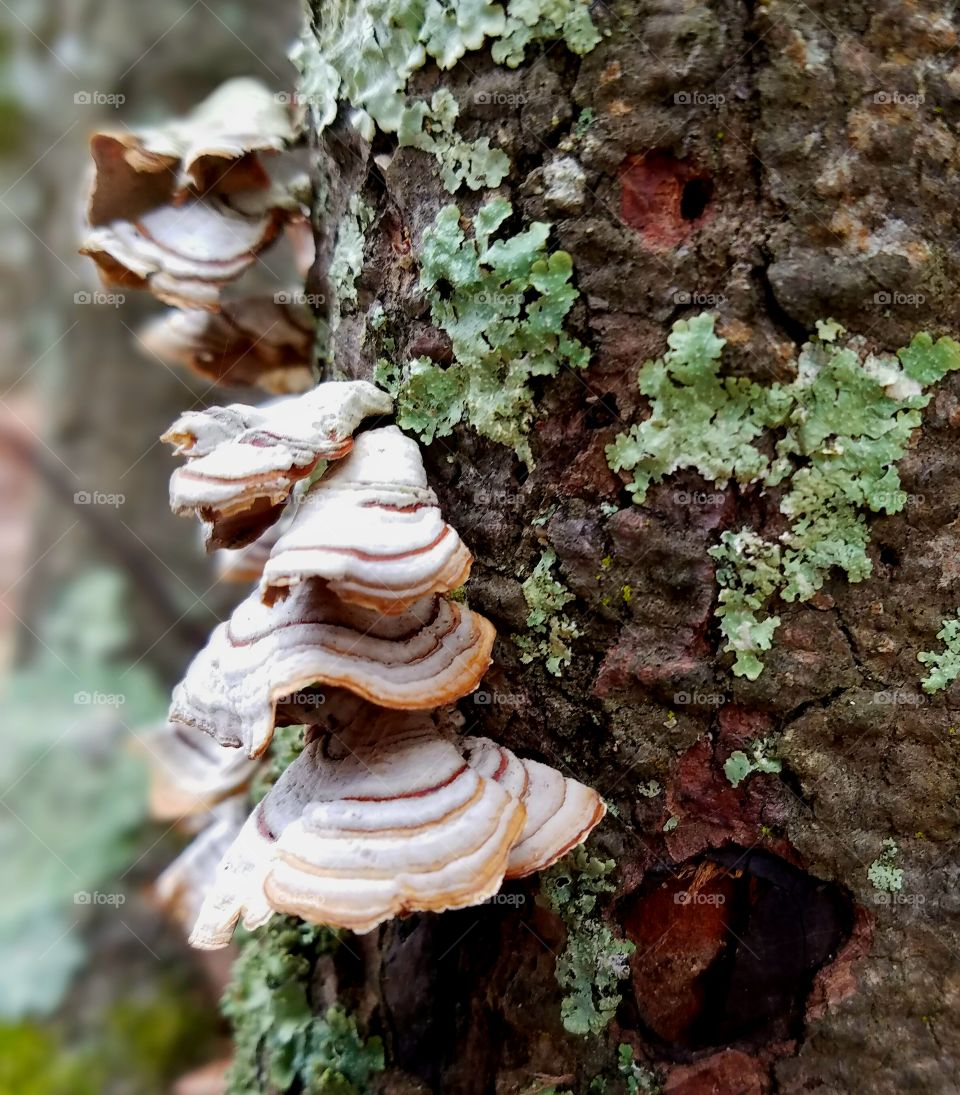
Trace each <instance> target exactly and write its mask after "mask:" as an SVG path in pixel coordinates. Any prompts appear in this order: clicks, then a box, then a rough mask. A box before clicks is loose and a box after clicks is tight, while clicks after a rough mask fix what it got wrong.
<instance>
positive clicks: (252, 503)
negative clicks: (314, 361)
mask: <svg viewBox="0 0 960 1095" xmlns="http://www.w3.org/2000/svg"><path fill="white" fill-rule="evenodd" d="M392 410H393V402H392V400H391V399H390V397H389V396H388V395H386V394H385V393H384V392H382V391H380V390H379V389H378V388H375V387H374V386H373V385H372V384H369V383H367V382H366V381H363V380H355V381H330V382H328V383H326V384H321V385H319V386H318V387H316V388H314V389H313V390H312V391H309V392H306V393H305V394H304V395H298V396H283V397H280V398H278V399H275V400H272V401H270V402H269V403H267V404H265V405H264V406H262V407H250V406H246V405H245V404H241V403H233V404H230V405H229V406H226V407H214V408H212V409H210V410H207V411H188V412H187V413H186V414H183V415H181V416H180V417H179V418H178V419H177V421H176V422H174V423H173V425H172V426H171V427H170V429H169V430H167V432H166V433H165V434H164V435H163V437H162V440H163V441H166V442H167V443H168V444H170V445H173V446H174V447H175V451H176V452H177V453H178V454H179V455H186V456H187V458H188V459H187V463H186V465H184V466H183V467H182V468H178V469H177V470H176V471H175V472H174V473H173V475H172V476H171V479H170V506H171V508H172V509H173V511H174V513H179V514H190V513H196V514H197V516H198V517H199V518H200V519H201V520H202V521H203V522H205V523H206V524H207V525H208V526H209V528H208V530H207V548H208V550H209V549H211V548H215V547H242V546H243V545H244V544H248V543H250V542H251V541H252V540H255V539H256V538H257V536H259V535H260V534H261V533H262V532H263V531H264V529H266V528H268V527H269V526H270V525H272V524H273V523H274V522H275V521H276V520H277V519H278V518H279V516H280V514H281V512H282V510H283V504H284V503H285V502H286V500H287V498H288V497H289V496H290V492H291V491H292V490H293V487H294V485H295V484H296V483H298V482H299V481H300V480H302V479H304V478H306V477H307V476H308V475H310V474H311V473H313V472H314V470H315V469H316V467H317V465H318V464H319V462H320V461H321V460H333V459H337V458H339V457H342V456H346V454H347V453H348V452H349V451H350V449H351V448H352V447H353V438H352V434H353V431H354V430H355V429H356V428H357V427H358V426H359V425H360V423H361V422H362V421H363V419H364V418H367V417H369V416H370V415H381V414H390V413H391V412H392Z"/></svg>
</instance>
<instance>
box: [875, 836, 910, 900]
mask: <svg viewBox="0 0 960 1095" xmlns="http://www.w3.org/2000/svg"><path fill="white" fill-rule="evenodd" d="M899 854H900V849H899V848H898V847H897V842H896V841H895V840H891V839H889V838H888V839H887V840H885V841H884V842H883V850H882V851H881V852H880V854H879V855H878V856H877V858H876V859H875V860H874V861H873V862H872V863H871V864H870V866H869V867H868V868H867V878H868V879H869V881H870V884H871V885H872V886H873V887H874V889H877V890H882V891H884V892H886V893H895V892H897V891H898V890H902V889H903V868H902V867H897V866H896V861H897V857H898V856H899Z"/></svg>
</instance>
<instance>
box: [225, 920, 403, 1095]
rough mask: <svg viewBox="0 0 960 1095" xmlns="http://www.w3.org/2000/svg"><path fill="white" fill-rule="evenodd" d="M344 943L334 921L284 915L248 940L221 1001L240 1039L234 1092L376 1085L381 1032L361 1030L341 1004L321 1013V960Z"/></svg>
mask: <svg viewBox="0 0 960 1095" xmlns="http://www.w3.org/2000/svg"><path fill="white" fill-rule="evenodd" d="M337 945H338V940H337V937H336V935H334V934H333V933H332V932H330V931H328V930H327V929H325V928H316V927H313V926H312V925H309V924H304V923H302V922H301V921H298V920H294V919H292V918H289V917H281V916H277V917H274V918H273V920H271V921H270V922H269V923H268V924H267V925H266V926H265V927H263V928H261V929H259V930H258V931H257V932H256V933H255V934H254V935H252V936H250V937H249V938H248V939H246V940H245V941H244V943H243V946H242V950H241V953H240V955H239V957H238V958H237V960H236V962H235V963H234V967H233V975H232V979H231V982H230V984H229V985H228V987H227V990H226V992H225V994H224V997H223V1002H222V1010H223V1013H224V1015H225V1016H226V1017H227V1018H228V1019H229V1020H230V1022H231V1024H232V1026H233V1043H234V1054H233V1063H232V1064H231V1066H230V1071H229V1073H228V1077H227V1095H249V1093H250V1092H253V1091H270V1092H277V1093H281V1092H286V1091H294V1090H295V1091H304V1092H311V1093H314V1095H365V1093H366V1092H368V1091H370V1090H371V1082H372V1080H373V1077H374V1075H375V1074H376V1073H377V1072H379V1071H381V1070H382V1069H383V1067H384V1058H383V1048H382V1046H381V1044H380V1039H379V1038H369V1039H366V1040H365V1039H364V1038H363V1037H361V1035H360V1032H359V1031H358V1029H357V1024H356V1022H355V1021H354V1020H353V1019H352V1018H351V1017H350V1016H349V1015H347V1013H346V1012H345V1011H344V1010H343V1009H342V1008H340V1007H331V1008H328V1009H327V1011H326V1012H325V1013H321V1014H315V1013H314V1009H313V1006H312V1004H311V1000H310V997H309V986H310V979H311V974H312V970H313V962H314V960H315V959H316V957H317V956H318V955H321V954H324V953H327V952H330V951H332V950H334V949H335V948H336V947H337Z"/></svg>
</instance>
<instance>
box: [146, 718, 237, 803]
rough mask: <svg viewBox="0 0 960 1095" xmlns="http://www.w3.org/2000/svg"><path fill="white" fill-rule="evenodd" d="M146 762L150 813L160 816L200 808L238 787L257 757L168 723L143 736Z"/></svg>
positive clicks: (181, 726) (232, 793) (194, 730)
mask: <svg viewBox="0 0 960 1095" xmlns="http://www.w3.org/2000/svg"><path fill="white" fill-rule="evenodd" d="M144 746H145V750H146V752H147V756H148V760H149V765H150V813H151V816H152V817H155V818H157V819H160V820H175V819H180V818H183V817H188V816H191V815H195V814H202V813H205V812H206V811H207V810H209V809H210V808H211V807H212V806H213V805H214V804H215V803H217V802H219V801H220V800H221V799H224V798H227V797H228V796H230V795H234V794H236V793H237V792H238V791H240V790H242V789H243V788H244V787H246V786H247V784H248V783H249V782H250V780H251V779H252V778H253V775H254V773H255V772H256V769H257V762H256V761H254V760H250V758H249V757H248V756H247V755H246V753H244V751H243V750H242V749H229V748H225V747H224V746H222V745H220V744H218V743H217V742H216V741H215V740H214V739H213V738H211V737H210V736H209V735H208V734H204V733H202V732H201V731H199V730H196V729H194V728H192V727H189V726H183V725H182V724H178V723H171V722H168V723H166V724H165V725H164V726H163V727H162V728H161V729H159V730H157V731H155V732H154V733H153V734H151V735H150V737H149V738H148V739H147V740H146V741H145V742H144Z"/></svg>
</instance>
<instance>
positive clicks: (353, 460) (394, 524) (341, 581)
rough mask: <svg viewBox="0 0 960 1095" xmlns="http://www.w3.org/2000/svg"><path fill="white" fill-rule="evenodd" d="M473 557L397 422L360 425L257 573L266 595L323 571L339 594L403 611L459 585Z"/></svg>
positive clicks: (417, 449)
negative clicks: (362, 428)
mask: <svg viewBox="0 0 960 1095" xmlns="http://www.w3.org/2000/svg"><path fill="white" fill-rule="evenodd" d="M471 562H472V557H471V555H470V552H469V551H468V550H467V549H466V547H465V546H464V545H463V543H462V541H461V540H460V537H459V536H458V535H457V533H456V531H455V530H454V529H453V528H452V527H451V526H450V525H448V524H447V523H446V522H445V521H444V519H443V516H442V514H441V513H440V509H439V507H438V505H437V499H436V495H435V494H434V493H433V491H432V490H430V489H429V488H428V486H427V477H426V473H425V471H424V468H423V460H422V458H421V456H420V447H419V445H417V443H416V441H414V440H412V439H411V438H409V437H406V436H404V434H402V433H401V432H400V430H398V429H397V427H396V426H386V427H384V428H382V429H376V430H369V431H367V432H366V433H363V434H361V435H360V436H359V437H357V438H356V440H355V442H354V447H353V450H352V452H351V453H350V454H349V456H347V457H346V458H345V459H344V460H343V461H342V462H340V463H338V464H336V465H335V466H334V467H333V468H331V469H330V470H329V471H328V472H327V473H326V474H325V475H324V477H323V478H322V479H320V480H319V481H318V482H317V483H316V484H315V485H314V486H313V487H312V489H311V490H310V492H309V494H307V495H306V496H305V497H304V498H303V500H302V501H301V503H300V505H299V506H298V507H297V510H296V512H295V513H294V514H293V516H292V518H291V521H290V526H289V528H288V529H287V530H286V531H285V532H284V534H283V535H282V536H281V537H280V538H279V540H278V541H277V544H276V546H275V547H274V549H273V551H272V552H271V556H270V559H269V561H268V562H267V563H266V565H265V567H264V572H263V580H262V583H261V588H262V590H263V593H264V599H265V600H269V599H271V597H272V596H273V595H275V594H276V591H277V590H278V589H279V590H283V589H285V587H288V586H293V585H296V584H297V583H298V582H300V581H302V580H303V579H304V578H309V577H321V578H325V579H326V580H327V581H328V582H329V585H330V589H331V591H332V592H334V593H336V594H337V596H339V597H341V598H342V599H343V600H345V601H350V602H352V603H355V604H361V605H365V606H367V607H370V608H377V609H380V610H381V611H383V612H388V613H396V612H402V611H403V610H404V609H405V608H407V607H408V606H409V605H410V604H411V603H412V602H413V601H415V600H416V599H417V598H419V597H422V596H424V595H425V594H428V593H445V592H448V591H449V590H451V589H454V588H456V587H457V586H459V585H462V584H463V582H464V581H465V580H466V578H467V575H468V574H469V571H470V564H471Z"/></svg>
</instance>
